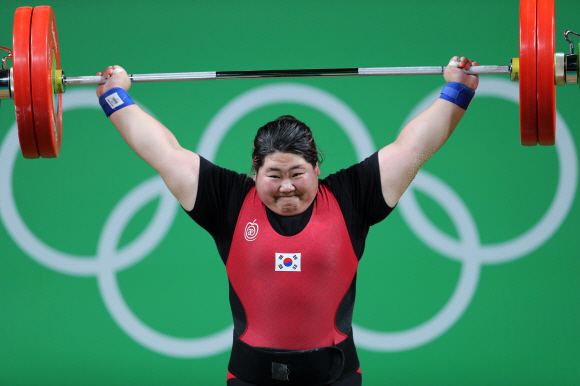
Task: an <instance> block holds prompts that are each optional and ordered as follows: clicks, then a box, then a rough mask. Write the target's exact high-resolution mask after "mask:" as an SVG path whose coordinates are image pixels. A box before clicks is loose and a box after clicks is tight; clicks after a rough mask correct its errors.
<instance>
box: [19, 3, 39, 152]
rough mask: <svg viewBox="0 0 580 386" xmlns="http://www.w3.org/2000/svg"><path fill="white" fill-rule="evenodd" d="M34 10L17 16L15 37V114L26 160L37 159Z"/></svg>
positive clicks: (20, 10)
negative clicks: (32, 86)
mask: <svg viewBox="0 0 580 386" xmlns="http://www.w3.org/2000/svg"><path fill="white" fill-rule="evenodd" d="M31 19H32V7H21V8H18V9H16V13H15V14H14V28H13V34H12V51H13V53H12V55H13V56H14V58H13V68H12V77H13V80H12V81H13V82H14V110H15V112H16V126H18V140H19V141H20V150H21V151H22V155H23V156H24V158H38V157H39V153H38V147H37V145H36V134H35V132H34V116H33V110H32V91H31V89H30V20H31Z"/></svg>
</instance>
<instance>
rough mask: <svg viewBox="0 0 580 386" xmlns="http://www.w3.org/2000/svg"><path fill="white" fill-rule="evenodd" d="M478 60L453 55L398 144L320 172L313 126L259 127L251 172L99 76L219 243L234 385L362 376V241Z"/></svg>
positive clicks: (446, 129)
mask: <svg viewBox="0 0 580 386" xmlns="http://www.w3.org/2000/svg"><path fill="white" fill-rule="evenodd" d="M472 65H478V63H476V62H473V61H472V60H469V59H467V58H465V57H461V58H460V57H457V56H456V57H453V58H452V59H451V61H450V63H449V65H448V66H447V68H446V69H445V72H444V78H445V81H446V82H447V85H446V86H445V88H444V89H443V91H442V93H441V97H440V98H438V99H437V100H435V101H434V102H433V104H432V105H431V106H430V107H429V108H427V109H426V110H425V111H423V112H422V113H421V114H419V115H418V116H417V117H415V118H414V119H413V120H412V121H411V122H409V123H408V124H407V125H406V126H405V127H404V128H403V130H402V131H401V133H400V134H399V136H398V138H397V139H396V141H395V142H393V143H391V144H390V145H387V146H385V147H383V148H382V149H381V150H379V151H378V152H376V153H374V154H373V155H371V156H370V157H368V158H367V159H365V160H364V161H362V162H360V163H358V164H356V165H353V166H351V167H350V168H348V169H346V170H341V171H339V172H337V173H334V174H331V175H329V176H328V177H327V178H325V179H322V180H320V179H319V178H318V176H319V175H320V168H319V165H320V163H321V162H322V160H321V158H320V154H319V152H318V150H317V148H316V142H315V141H314V138H313V136H312V132H311V130H310V128H309V127H308V126H306V124H304V123H303V122H301V121H299V120H297V119H296V118H294V117H291V116H282V117H280V118H278V119H276V120H274V121H272V122H269V123H267V124H266V125H264V126H263V127H261V128H260V129H259V130H258V133H257V134H256V137H255V139H254V150H253V154H252V172H253V173H251V176H247V175H245V174H239V173H236V172H234V171H231V170H227V169H223V168H221V167H219V166H217V165H214V164H212V163H211V162H209V161H208V160H206V159H204V158H203V157H200V156H199V155H197V154H195V153H193V152H191V151H189V150H187V149H184V148H182V147H181V146H180V145H179V143H178V142H177V140H176V139H175V137H174V136H173V134H172V133H171V132H170V131H169V130H168V129H167V128H166V127H164V126H163V125H162V124H161V123H159V122H158V121H156V120H155V119H153V118H152V117H151V116H150V115H148V114H146V113H145V112H144V111H143V110H141V109H140V108H139V106H137V105H136V104H134V103H133V101H132V100H131V97H130V96H129V94H128V93H127V91H128V90H129V88H130V86H131V82H130V80H129V77H128V76H127V73H126V72H125V70H123V69H122V68H121V67H119V66H111V67H107V69H106V70H105V71H104V72H102V73H100V72H99V73H98V74H97V75H102V76H104V77H105V78H106V79H107V81H106V83H105V84H103V85H100V86H99V87H98V88H97V96H98V97H99V102H100V104H101V106H103V109H104V110H105V113H106V114H107V116H108V117H110V119H111V122H112V123H113V124H114V125H115V127H116V128H117V129H118V130H119V132H120V133H121V135H122V136H123V139H124V140H125V141H126V142H127V144H128V145H129V146H130V147H131V149H133V151H135V153H137V155H139V156H140V157H141V158H142V159H143V160H145V162H147V163H148V164H149V165H151V166H152V167H153V168H154V169H155V170H156V171H157V172H158V173H159V174H160V175H161V177H162V178H163V181H164V182H165V184H167V187H168V188H169V190H170V191H171V192H172V193H173V195H174V196H175V198H177V200H178V201H179V202H180V203H181V206H182V207H183V209H184V210H185V212H187V214H189V216H190V217H191V218H192V219H193V220H194V221H196V222H197V223H198V224H199V225H200V226H201V227H203V228H204V229H205V230H206V231H208V232H209V233H210V234H211V235H212V236H213V238H214V240H215V243H216V246H217V249H218V252H219V254H220V256H221V258H222V260H223V262H224V264H225V266H226V271H227V274H228V279H229V289H230V291H229V293H230V305H231V309H232V315H233V320H234V331H233V335H234V340H233V347H232V352H231V357H230V362H229V365H228V373H227V384H228V385H229V386H234V385H335V386H338V385H340V386H350V385H361V384H362V375H361V371H360V365H359V361H358V357H357V353H356V349H355V346H354V341H353V335H352V313H353V308H354V298H355V284H356V270H357V266H358V262H359V260H360V258H361V257H362V254H363V250H364V245H365V238H366V236H367V233H368V231H369V227H370V226H371V225H374V224H376V223H378V222H380V221H382V220H383V219H385V218H386V217H387V216H388V215H389V213H390V212H391V211H392V209H393V208H394V207H395V205H396V204H397V202H398V201H399V198H400V197H401V195H402V194H403V192H404V191H405V190H406V189H407V187H408V186H409V184H410V183H411V181H412V180H413V178H414V177H415V175H416V174H417V172H418V171H419V168H420V167H421V166H422V165H423V164H424V163H425V162H426V161H427V160H428V159H429V158H430V157H431V156H432V155H433V154H434V153H435V152H436V151H437V150H438V149H439V148H440V147H441V146H442V145H443V144H444V143H445V141H447V139H448V138H449V136H450V135H451V133H452V132H453V130H454V129H455V127H456V126H457V124H458V123H459V120H460V119H461V118H462V117H463V114H464V113H465V110H466V109H467V107H468V106H469V103H470V101H471V99H472V97H473V95H474V92H475V89H476V88H477V86H478V82H479V80H478V77H477V75H468V74H466V73H465V72H464V71H463V69H469V68H470V67H471V66H472ZM281 294H291V297H292V298H291V299H290V300H291V301H288V299H286V298H285V297H282V296H281Z"/></svg>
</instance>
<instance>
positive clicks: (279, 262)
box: [275, 252, 302, 272]
mask: <svg viewBox="0 0 580 386" xmlns="http://www.w3.org/2000/svg"><path fill="white" fill-rule="evenodd" d="M301 257H302V254H301V253H277V252H276V256H275V260H276V261H275V263H276V271H287V272H300V259H301Z"/></svg>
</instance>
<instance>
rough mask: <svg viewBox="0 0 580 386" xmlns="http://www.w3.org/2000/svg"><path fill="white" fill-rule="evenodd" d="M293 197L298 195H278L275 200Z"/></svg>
mask: <svg viewBox="0 0 580 386" xmlns="http://www.w3.org/2000/svg"><path fill="white" fill-rule="evenodd" d="M294 197H298V195H296V194H293V195H290V196H278V197H276V199H277V200H282V199H289V198H294Z"/></svg>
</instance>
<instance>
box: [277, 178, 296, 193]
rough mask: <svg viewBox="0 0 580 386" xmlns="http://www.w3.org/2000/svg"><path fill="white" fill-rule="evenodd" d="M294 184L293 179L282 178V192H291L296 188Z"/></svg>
mask: <svg viewBox="0 0 580 386" xmlns="http://www.w3.org/2000/svg"><path fill="white" fill-rule="evenodd" d="M295 189H296V188H295V187H294V184H293V183H292V181H290V180H288V179H284V180H282V184H281V185H280V192H281V193H291V192H293V191H294V190H295Z"/></svg>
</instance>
